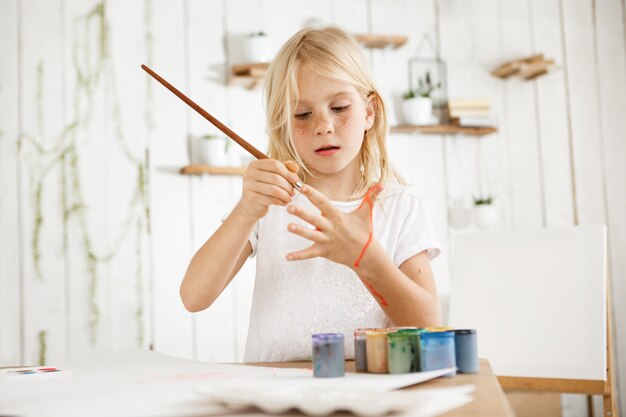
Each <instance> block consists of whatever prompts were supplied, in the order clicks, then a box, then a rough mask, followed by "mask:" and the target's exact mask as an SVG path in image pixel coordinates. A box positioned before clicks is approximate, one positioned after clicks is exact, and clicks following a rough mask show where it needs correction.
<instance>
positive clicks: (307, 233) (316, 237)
mask: <svg viewBox="0 0 626 417" xmlns="http://www.w3.org/2000/svg"><path fill="white" fill-rule="evenodd" d="M288 230H289V231H290V232H291V233H293V234H296V235H298V236H302V237H303V238H305V239H308V240H311V241H313V242H319V243H322V242H326V241H327V240H328V239H327V238H326V236H325V235H324V233H322V232H321V231H319V230H317V229H315V230H313V229H309V228H307V227H304V226H301V225H298V224H294V223H291V224H289V226H288Z"/></svg>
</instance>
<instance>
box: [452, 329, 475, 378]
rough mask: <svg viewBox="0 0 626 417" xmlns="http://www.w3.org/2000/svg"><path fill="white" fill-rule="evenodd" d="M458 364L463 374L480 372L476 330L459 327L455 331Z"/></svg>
mask: <svg viewBox="0 0 626 417" xmlns="http://www.w3.org/2000/svg"><path fill="white" fill-rule="evenodd" d="M454 349H455V352H456V355H455V357H456V366H457V368H458V369H459V372H460V373H462V374H473V373H477V372H478V348H477V342H476V330H474V329H459V330H455V331H454Z"/></svg>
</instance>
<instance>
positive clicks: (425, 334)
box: [420, 331, 454, 338]
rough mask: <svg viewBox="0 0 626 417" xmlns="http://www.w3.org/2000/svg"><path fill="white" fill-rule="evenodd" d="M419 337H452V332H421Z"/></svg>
mask: <svg viewBox="0 0 626 417" xmlns="http://www.w3.org/2000/svg"><path fill="white" fill-rule="evenodd" d="M420 337H422V338H429V337H431V338H452V337H454V332H442V331H438V332H428V331H427V332H423V333H422V334H420Z"/></svg>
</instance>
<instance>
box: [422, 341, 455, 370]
mask: <svg viewBox="0 0 626 417" xmlns="http://www.w3.org/2000/svg"><path fill="white" fill-rule="evenodd" d="M420 366H421V370H422V371H434V370H436V369H444V368H455V367H456V352H455V349H454V332H450V331H444V332H429V331H425V332H423V333H421V334H420ZM455 374H456V371H454V372H452V373H450V375H455Z"/></svg>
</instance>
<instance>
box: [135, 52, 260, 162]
mask: <svg viewBox="0 0 626 417" xmlns="http://www.w3.org/2000/svg"><path fill="white" fill-rule="evenodd" d="M141 68H142V69H143V70H144V71H145V72H147V73H148V74H150V76H152V78H154V79H155V80H157V81H158V82H160V83H161V84H163V86H164V87H165V88H167V89H168V90H170V91H171V92H172V93H174V94H175V95H176V96H178V98H180V99H181V100H182V101H184V102H185V103H187V105H188V106H189V107H191V108H192V109H194V110H195V111H197V112H198V113H200V115H201V116H202V117H204V118H205V119H207V120H208V121H209V122H211V123H212V124H213V125H214V126H215V127H217V128H218V129H219V130H221V131H222V132H224V134H226V136H228V137H229V138H231V139H232V140H234V141H235V142H237V143H238V144H239V146H241V147H242V148H244V149H245V150H246V151H248V152H250V154H252V156H254V157H255V158H256V159H267V155H265V154H264V153H263V152H261V151H260V150H258V149H257V148H255V147H254V146H252V145H250V144H249V143H248V142H246V141H245V140H244V139H243V138H242V137H241V136H239V135H238V134H236V133H235V132H233V131H232V130H230V128H228V127H227V126H226V125H224V124H223V123H222V122H220V121H219V120H217V119H216V118H215V117H213V116H211V114H209V112H207V111H206V110H204V109H203V108H202V107H200V106H198V105H197V104H196V103H195V102H194V101H193V100H192V99H190V98H189V97H187V96H186V95H184V94H183V93H181V92H180V91H179V90H178V89H177V88H176V87H174V86H173V85H172V84H170V83H168V82H167V81H165V80H164V79H163V78H162V77H161V76H160V75H159V74H157V73H156V72H154V71H152V70H151V69H150V68H149V67H148V66H146V65H143V64H142V65H141Z"/></svg>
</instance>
